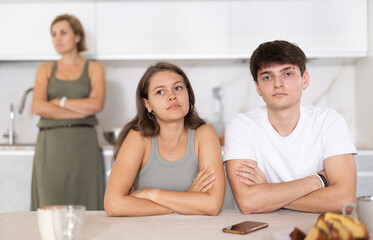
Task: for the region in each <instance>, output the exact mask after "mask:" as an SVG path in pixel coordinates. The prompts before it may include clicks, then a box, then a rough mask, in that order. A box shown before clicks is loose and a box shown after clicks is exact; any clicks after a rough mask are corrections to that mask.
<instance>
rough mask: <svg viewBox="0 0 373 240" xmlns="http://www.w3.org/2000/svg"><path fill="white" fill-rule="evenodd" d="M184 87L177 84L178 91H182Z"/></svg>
mask: <svg viewBox="0 0 373 240" xmlns="http://www.w3.org/2000/svg"><path fill="white" fill-rule="evenodd" d="M182 89H183V87H182V86H177V87H175V90H176V91H181V90H182Z"/></svg>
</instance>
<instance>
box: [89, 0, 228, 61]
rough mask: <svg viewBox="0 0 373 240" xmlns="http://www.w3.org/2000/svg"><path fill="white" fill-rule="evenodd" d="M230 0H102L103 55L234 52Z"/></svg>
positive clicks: (99, 10) (99, 28)
mask: <svg viewBox="0 0 373 240" xmlns="http://www.w3.org/2000/svg"><path fill="white" fill-rule="evenodd" d="M228 9H229V1H121V2H117V1H115V2H106V1H105V2H98V3H97V34H96V37H97V57H98V58H99V59H121V58H125V59H138V58H140V59H147V58H173V57H176V58H189V57H190V56H192V58H193V56H194V57H195V58H198V57H199V56H202V57H203V56H208V55H225V54H228V53H229V12H228Z"/></svg>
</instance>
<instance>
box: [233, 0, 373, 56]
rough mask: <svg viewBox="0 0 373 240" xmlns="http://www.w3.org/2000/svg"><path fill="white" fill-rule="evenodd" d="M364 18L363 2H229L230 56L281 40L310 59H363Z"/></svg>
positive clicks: (364, 40) (364, 54) (366, 37)
mask: <svg viewBox="0 0 373 240" xmlns="http://www.w3.org/2000/svg"><path fill="white" fill-rule="evenodd" d="M367 19H368V17H367V1H366V0H357V1H350V0H327V1H325V0H313V1H293V0H281V1H279V0H268V1H260V0H252V1H242V0H232V1H231V44H232V45H231V53H232V54H237V53H238V54H241V53H244V52H247V53H248V54H251V53H252V51H253V50H254V49H255V48H256V47H257V46H258V45H259V44H260V43H262V42H266V41H271V40H276V39H283V40H288V41H290V42H294V43H297V44H298V45H299V46H300V47H301V48H302V49H303V50H304V51H305V53H306V55H307V56H308V57H311V58H338V57H365V56H367V50H368V46H367V41H368V35H367V34H368V32H367V24H368V22H367Z"/></svg>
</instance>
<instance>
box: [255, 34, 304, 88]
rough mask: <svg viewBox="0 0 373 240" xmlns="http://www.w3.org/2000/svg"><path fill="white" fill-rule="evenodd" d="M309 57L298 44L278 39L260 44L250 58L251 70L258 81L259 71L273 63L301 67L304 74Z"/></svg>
mask: <svg viewBox="0 0 373 240" xmlns="http://www.w3.org/2000/svg"><path fill="white" fill-rule="evenodd" d="M306 61H307V57H306V55H305V54H304V52H303V51H302V49H300V48H299V47H298V46H297V45H296V44H293V43H290V42H287V41H282V40H276V41H273V42H265V43H262V44H260V45H259V47H258V48H257V49H255V51H254V52H253V54H252V55H251V58H250V71H251V75H252V76H253V78H254V81H255V82H257V83H258V71H259V70H260V69H261V68H263V67H268V66H270V65H272V64H286V63H288V64H292V65H296V66H298V67H299V69H300V72H301V74H302V76H303V73H304V71H306Z"/></svg>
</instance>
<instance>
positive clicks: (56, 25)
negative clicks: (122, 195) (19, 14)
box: [31, 15, 105, 210]
mask: <svg viewBox="0 0 373 240" xmlns="http://www.w3.org/2000/svg"><path fill="white" fill-rule="evenodd" d="M51 35H52V39H53V45H54V47H55V49H56V51H57V52H58V54H60V55H61V58H60V59H59V60H58V61H56V62H49V63H43V64H41V65H40V66H39V68H38V70H37V73H36V80H35V87H34V99H33V106H32V112H33V113H34V114H36V115H39V116H41V118H40V121H39V123H38V127H39V134H38V137H37V144H36V150H35V157H34V165H33V174H32V196H31V210H36V209H37V208H38V207H39V206H45V205H55V204H80V205H85V206H86V207H87V209H88V210H98V209H103V189H104V178H103V170H102V155H101V152H100V148H99V145H98V140H97V133H96V130H95V128H94V126H95V125H97V124H98V121H97V119H96V117H95V113H98V112H100V111H102V109H103V106H104V100H105V73H104V69H103V66H102V65H101V64H100V63H99V62H93V61H88V60H86V59H84V58H83V57H82V56H81V55H80V52H81V51H84V50H86V47H85V35H84V30H83V27H82V25H81V23H80V21H79V20H78V19H77V18H76V17H74V16H72V15H60V16H57V17H56V18H55V19H54V21H53V22H52V24H51Z"/></svg>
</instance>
